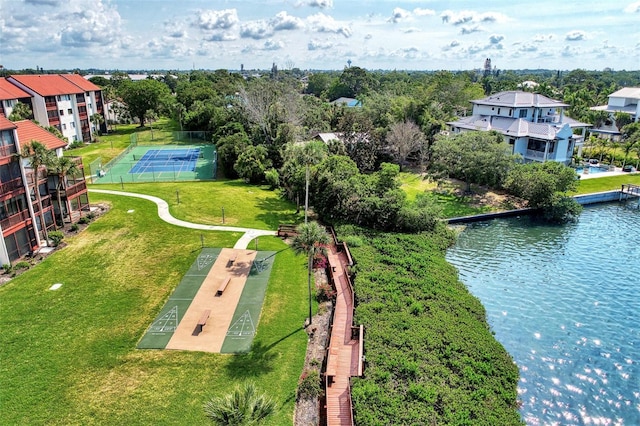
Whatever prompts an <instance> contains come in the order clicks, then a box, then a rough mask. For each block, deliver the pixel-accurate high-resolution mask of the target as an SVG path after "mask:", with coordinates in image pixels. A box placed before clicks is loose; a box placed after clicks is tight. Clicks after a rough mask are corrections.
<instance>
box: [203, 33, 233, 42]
mask: <svg viewBox="0 0 640 426" xmlns="http://www.w3.org/2000/svg"><path fill="white" fill-rule="evenodd" d="M237 39H238V37H236V35H235V34H233V33H230V32H225V31H215V32H213V33H211V34H209V35H208V36H206V37H204V40H206V41H233V40H237Z"/></svg>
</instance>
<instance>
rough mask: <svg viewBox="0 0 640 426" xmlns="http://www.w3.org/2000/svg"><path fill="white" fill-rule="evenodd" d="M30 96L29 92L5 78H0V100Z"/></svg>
mask: <svg viewBox="0 0 640 426" xmlns="http://www.w3.org/2000/svg"><path fill="white" fill-rule="evenodd" d="M30 97H31V95H30V94H28V93H27V92H25V91H24V90H22V89H21V88H19V87H18V86H16V85H15V84H11V83H10V82H9V81H8V80H7V79H6V78H0V101H7V100H10V99H20V98H30Z"/></svg>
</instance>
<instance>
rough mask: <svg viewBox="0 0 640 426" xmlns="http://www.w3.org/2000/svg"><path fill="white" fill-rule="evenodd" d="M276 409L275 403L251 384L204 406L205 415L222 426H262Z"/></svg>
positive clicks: (237, 387) (237, 388)
mask: <svg viewBox="0 0 640 426" xmlns="http://www.w3.org/2000/svg"><path fill="white" fill-rule="evenodd" d="M275 409H276V404H275V402H274V401H273V400H272V399H271V398H269V397H267V396H266V395H264V394H260V393H258V389H257V387H256V385H255V384H253V383H251V382H248V383H245V384H244V385H243V386H236V387H235V389H234V390H233V392H232V393H230V394H227V395H225V396H222V397H216V398H212V399H211V400H209V401H207V402H206V403H205V404H204V411H205V415H206V416H207V417H208V418H209V419H210V420H211V421H212V422H213V423H214V424H216V425H220V426H222V425H225V426H226V425H238V426H240V425H255V424H260V423H262V421H263V420H264V419H265V418H266V417H268V416H269V415H271V413H273V412H274V411H275Z"/></svg>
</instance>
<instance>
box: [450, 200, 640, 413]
mask: <svg viewBox="0 0 640 426" xmlns="http://www.w3.org/2000/svg"><path fill="white" fill-rule="evenodd" d="M447 259H448V261H449V262H450V263H452V264H453V265H455V266H456V267H457V268H458V270H459V271H460V279H461V280H462V281H463V282H464V283H465V284H466V285H467V286H468V288H469V290H470V291H471V292H472V293H473V294H474V295H476V296H477V297H478V298H479V299H480V300H481V301H482V303H483V304H484V306H485V308H486V310H487V319H488V321H489V324H490V325H491V327H492V329H493V330H494V331H495V335H496V338H497V339H498V340H499V341H500V342H501V343H502V344H503V345H504V347H505V348H506V349H507V351H509V353H510V354H511V355H512V356H513V358H514V360H515V361H516V363H517V364H518V367H519V369H520V382H519V384H518V393H519V397H520V399H521V401H522V410H521V413H522V417H523V419H524V420H525V421H526V423H527V424H529V425H549V424H557V425H572V424H575V425H582V424H588V425H590V424H594V425H640V210H638V209H637V208H635V209H632V208H630V207H625V206H624V205H618V204H607V205H601V206H598V207H590V208H585V210H584V212H583V213H582V215H581V216H580V220H579V222H578V223H575V224H570V225H566V226H561V227H560V226H559V227H551V226H541V225H536V224H533V223H532V222H531V221H530V220H529V219H528V218H518V219H505V220H494V221H489V222H482V223H477V224H472V225H469V226H468V227H467V228H466V230H465V231H464V232H463V233H462V234H461V235H460V237H459V240H458V242H457V244H456V246H455V247H453V248H452V249H450V250H449V252H448V254H447Z"/></svg>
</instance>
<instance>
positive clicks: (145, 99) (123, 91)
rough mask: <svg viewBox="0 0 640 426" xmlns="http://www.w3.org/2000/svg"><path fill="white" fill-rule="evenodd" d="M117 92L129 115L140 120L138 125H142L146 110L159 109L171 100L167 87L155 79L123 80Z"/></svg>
mask: <svg viewBox="0 0 640 426" xmlns="http://www.w3.org/2000/svg"><path fill="white" fill-rule="evenodd" d="M118 93H119V94H120V97H121V98H122V101H123V102H124V103H125V104H126V105H127V107H128V109H129V112H130V113H131V115H132V116H133V117H137V118H138V120H139V121H140V127H144V123H145V117H146V114H147V111H148V110H154V111H161V110H162V109H163V107H164V106H165V105H169V104H170V101H171V92H170V91H169V88H168V87H167V85H166V84H164V83H161V82H159V81H157V80H149V79H146V80H140V81H131V80H123V81H122V82H121V83H120V86H119V87H118Z"/></svg>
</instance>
